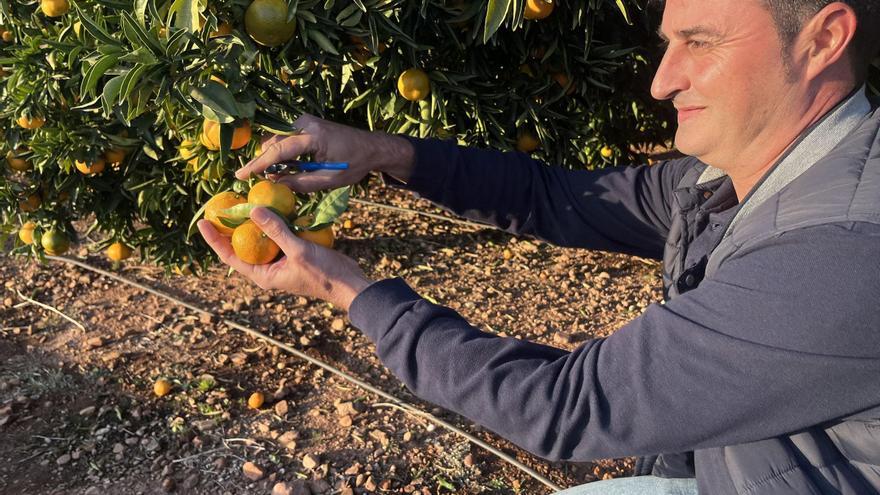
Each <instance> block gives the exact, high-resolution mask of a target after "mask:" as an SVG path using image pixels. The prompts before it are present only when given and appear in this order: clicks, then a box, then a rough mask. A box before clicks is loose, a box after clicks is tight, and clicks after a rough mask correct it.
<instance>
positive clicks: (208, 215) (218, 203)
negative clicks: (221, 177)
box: [205, 191, 247, 236]
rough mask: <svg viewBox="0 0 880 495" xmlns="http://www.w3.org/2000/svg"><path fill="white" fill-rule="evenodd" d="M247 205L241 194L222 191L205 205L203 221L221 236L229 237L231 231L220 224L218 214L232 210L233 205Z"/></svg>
mask: <svg viewBox="0 0 880 495" xmlns="http://www.w3.org/2000/svg"><path fill="white" fill-rule="evenodd" d="M242 203H247V200H246V199H245V198H244V196H242V195H241V194H238V193H237V192H234V191H223V192H221V193H217V194H215V195H214V196H213V197H211V199H209V200H208V202H207V203H206V204H205V220H207V221H209V222H211V225H213V226H214V228H215V229H217V232H219V233H220V234H221V235H225V236H231V235H232V231H233V229H231V228H229V227H227V226H225V225H223V223H222V222H220V218H219V216H218V213H219V212H220V211H221V210H225V209H227V208H232V207H233V206H235V205H240V204H242Z"/></svg>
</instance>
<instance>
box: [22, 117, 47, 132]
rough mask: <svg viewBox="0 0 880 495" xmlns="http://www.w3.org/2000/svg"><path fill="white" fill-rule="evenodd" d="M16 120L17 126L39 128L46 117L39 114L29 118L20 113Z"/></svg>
mask: <svg viewBox="0 0 880 495" xmlns="http://www.w3.org/2000/svg"><path fill="white" fill-rule="evenodd" d="M16 122H18V125H19V126H21V127H23V128H25V129H39V128H40V127H43V124H45V123H46V119H44V118H43V117H41V116H39V115H37V116H33V117H30V118H28V117H26V116H24V115H22V116H21V117H19V118H18V120H17V121H16Z"/></svg>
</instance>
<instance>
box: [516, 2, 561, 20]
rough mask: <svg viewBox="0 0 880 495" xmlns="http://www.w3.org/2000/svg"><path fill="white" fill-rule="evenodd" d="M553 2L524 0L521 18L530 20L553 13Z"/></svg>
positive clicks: (542, 17)
mask: <svg viewBox="0 0 880 495" xmlns="http://www.w3.org/2000/svg"><path fill="white" fill-rule="evenodd" d="M553 4H554V2H553V1H552V0H551V1H547V0H526V8H525V10H523V18H525V19H528V20H530V21H533V20H538V19H544V18H546V17H547V16H549V15H550V14H552V13H553Z"/></svg>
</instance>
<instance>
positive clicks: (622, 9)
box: [617, 0, 632, 25]
mask: <svg viewBox="0 0 880 495" xmlns="http://www.w3.org/2000/svg"><path fill="white" fill-rule="evenodd" d="M617 8H618V9H620V13H621V14H623V19H624V20H625V21H626V23H627V24H629V25H632V22H630V20H629V14H627V12H626V6H625V5H623V0H617Z"/></svg>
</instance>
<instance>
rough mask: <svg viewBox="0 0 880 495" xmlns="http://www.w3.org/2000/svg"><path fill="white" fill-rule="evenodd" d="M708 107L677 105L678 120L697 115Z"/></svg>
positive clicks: (681, 120) (682, 120)
mask: <svg viewBox="0 0 880 495" xmlns="http://www.w3.org/2000/svg"><path fill="white" fill-rule="evenodd" d="M704 108H706V107H677V108H676V110H678V122H679V123H681V122H684V121H685V120H688V119H690V118H693V117H695V116H696V115H697V114H698V113H700V111H702V110H703V109H704Z"/></svg>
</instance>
